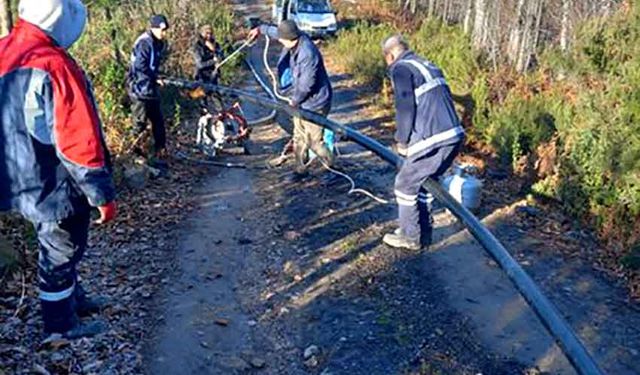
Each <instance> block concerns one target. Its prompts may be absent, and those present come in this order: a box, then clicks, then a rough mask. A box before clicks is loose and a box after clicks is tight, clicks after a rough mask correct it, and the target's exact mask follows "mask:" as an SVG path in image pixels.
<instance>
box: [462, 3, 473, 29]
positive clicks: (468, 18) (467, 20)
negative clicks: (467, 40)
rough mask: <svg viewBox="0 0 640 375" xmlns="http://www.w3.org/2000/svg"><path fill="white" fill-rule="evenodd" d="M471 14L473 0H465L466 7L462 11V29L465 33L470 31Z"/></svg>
mask: <svg viewBox="0 0 640 375" xmlns="http://www.w3.org/2000/svg"><path fill="white" fill-rule="evenodd" d="M471 16H473V0H467V9H466V10H465V13H464V23H463V30H464V33H465V34H469V32H470V31H471Z"/></svg>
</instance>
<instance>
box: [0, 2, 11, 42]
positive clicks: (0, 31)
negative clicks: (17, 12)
mask: <svg viewBox="0 0 640 375" xmlns="http://www.w3.org/2000/svg"><path fill="white" fill-rule="evenodd" d="M12 27H13V15H12V14H11V0H0V37H2V36H5V35H7V34H9V32H10V31H11V28H12Z"/></svg>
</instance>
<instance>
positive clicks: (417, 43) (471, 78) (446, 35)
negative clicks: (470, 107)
mask: <svg viewBox="0 0 640 375" xmlns="http://www.w3.org/2000/svg"><path fill="white" fill-rule="evenodd" d="M409 44H410V45H411V48H412V49H413V50H414V51H415V52H416V53H417V54H418V55H420V56H423V57H425V58H426V59H428V60H430V61H432V62H434V63H435V64H436V65H438V66H439V67H440V68H441V69H442V70H443V72H444V74H445V76H446V78H447V82H448V83H449V86H451V90H452V91H453V92H454V93H468V92H469V91H470V90H471V88H472V87H473V86H474V84H475V78H476V76H477V74H478V71H479V66H478V63H477V59H476V56H475V55H474V53H473V49H472V48H471V44H470V43H469V38H468V37H467V36H466V35H465V34H464V32H463V31H462V29H461V28H460V27H459V26H449V25H445V24H443V23H442V22H440V21H438V20H427V21H425V22H424V23H423V24H422V26H421V27H420V29H418V31H417V32H416V33H414V34H412V35H411V36H410V38H409Z"/></svg>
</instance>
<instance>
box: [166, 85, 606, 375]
mask: <svg viewBox="0 0 640 375" xmlns="http://www.w3.org/2000/svg"><path fill="white" fill-rule="evenodd" d="M164 81H165V82H166V83H167V84H170V85H174V86H177V87H180V88H185V89H195V88H198V87H201V88H203V89H204V90H205V91H210V92H219V93H221V94H224V95H232V96H237V97H242V98H244V99H247V100H249V101H251V102H253V103H255V104H257V105H260V106H263V107H267V108H270V109H276V110H279V111H282V112H286V113H287V114H289V115H291V116H296V117H300V118H303V119H305V120H307V121H311V122H313V123H316V124H318V125H320V126H322V127H324V128H327V129H331V130H332V131H334V132H335V133H337V134H340V135H342V136H344V137H346V138H348V139H350V140H352V141H354V142H355V143H357V144H359V145H361V146H363V147H365V148H366V149H368V150H370V151H373V152H374V153H376V154H377V155H378V156H380V157H381V158H382V159H384V160H385V161H387V162H388V163H390V164H392V165H394V166H396V168H399V167H400V166H401V165H402V163H403V159H402V158H401V157H400V156H398V155H397V154H396V153H394V152H393V151H392V150H391V149H389V148H388V147H385V146H384V145H382V144H381V143H379V142H378V141H376V140H374V139H371V138H369V137H367V136H366V135H363V134H361V133H360V132H358V131H356V130H353V129H351V128H349V127H347V126H344V125H341V124H338V123H336V122H334V121H331V120H329V119H327V118H326V117H323V116H320V115H318V114H316V113H313V112H310V111H306V110H299V109H295V108H293V107H291V106H289V105H286V104H283V103H280V102H277V101H274V100H273V99H270V98H265V97H264V96H259V95H256V94H253V93H249V92H246V91H242V90H237V89H233V88H230V87H225V86H219V85H210V84H203V83H200V82H195V81H187V80H182V79H166V80H164ZM424 186H425V187H426V188H427V190H428V191H429V192H430V193H431V194H433V196H434V197H435V198H436V199H438V200H439V201H440V202H442V203H443V204H444V205H445V206H446V207H447V208H448V209H449V211H451V212H452V213H453V214H454V215H455V216H456V217H457V218H458V219H459V220H460V221H461V222H462V223H463V224H464V225H465V226H466V227H467V229H468V230H469V232H471V234H472V235H473V236H474V237H475V238H476V240H478V242H480V244H481V245H482V247H483V248H484V249H485V250H486V251H487V252H488V253H489V255H490V256H491V257H492V258H493V259H494V260H495V261H496V262H497V263H498V264H499V265H500V267H501V268H502V269H503V270H504V272H505V273H506V274H507V276H508V277H509V279H510V280H511V282H512V283H513V284H514V285H515V286H516V288H517V289H518V291H519V292H520V294H521V295H522V296H523V297H524V299H525V300H526V301H527V303H528V304H529V306H531V308H532V309H533V311H534V312H535V313H536V315H537V316H538V318H539V319H540V320H541V321H542V323H543V325H544V326H545V328H546V329H547V331H549V333H550V334H551V336H552V337H553V338H554V339H555V341H556V342H557V343H558V345H559V346H560V348H561V349H562V351H563V352H564V354H565V355H566V356H567V358H568V359H569V362H571V364H572V365H573V367H574V368H575V369H576V371H578V373H579V374H581V375H601V374H604V373H603V372H602V370H600V368H599V367H598V365H597V364H596V363H595V361H594V360H593V358H591V356H590V355H589V352H588V351H587V349H586V348H585V347H584V345H583V344H582V342H581V341H580V340H579V339H578V337H577V336H576V334H575V333H574V332H573V330H572V329H571V327H570V326H569V324H568V323H567V321H566V320H565V319H564V318H563V317H562V316H561V315H560V313H559V312H558V310H557V309H556V308H555V306H554V305H553V304H552V303H551V301H549V299H548V298H547V297H545V295H544V294H542V292H541V291H540V289H539V288H538V286H537V285H536V284H535V282H534V281H533V280H532V279H531V277H529V275H528V274H527V273H526V272H525V271H524V270H523V269H522V267H520V265H519V264H518V262H516V261H515V260H514V259H513V257H511V255H510V254H509V252H508V251H507V249H505V247H504V246H502V244H501V243H500V241H498V239H497V238H496V237H495V236H494V235H493V234H492V233H491V232H490V231H489V230H488V229H487V228H486V227H485V226H484V225H482V223H480V221H479V220H478V219H477V218H476V217H475V216H474V215H473V214H472V213H471V212H470V211H469V210H467V209H466V208H465V207H464V206H462V205H461V204H460V203H458V202H457V201H456V200H455V199H454V198H453V197H452V196H451V195H450V194H449V193H448V192H447V191H445V190H444V189H443V188H442V186H440V184H439V183H438V182H437V181H435V180H433V179H429V180H427V181H426V182H425V183H424Z"/></svg>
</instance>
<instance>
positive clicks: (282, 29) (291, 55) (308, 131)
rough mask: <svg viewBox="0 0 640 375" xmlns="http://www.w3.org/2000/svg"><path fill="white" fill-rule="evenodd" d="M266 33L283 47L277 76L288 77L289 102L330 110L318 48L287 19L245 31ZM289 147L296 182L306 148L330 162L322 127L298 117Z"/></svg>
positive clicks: (326, 78) (301, 175) (328, 84)
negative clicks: (294, 166) (272, 24)
mask: <svg viewBox="0 0 640 375" xmlns="http://www.w3.org/2000/svg"><path fill="white" fill-rule="evenodd" d="M260 34H266V35H268V36H269V37H271V38H275V39H278V41H279V42H280V43H281V44H282V45H283V46H284V50H283V51H282V55H281V56H280V60H279V61H278V75H279V76H280V78H281V80H280V81H281V82H282V77H283V76H290V77H291V80H292V81H291V89H290V98H289V104H290V105H291V106H292V107H295V108H302V109H306V110H309V111H313V112H316V113H318V114H320V115H323V116H326V115H328V114H329V111H330V110H331V98H332V96H333V90H332V88H331V82H330V81H329V75H328V74H327V70H326V69H325V67H324V61H323V59H322V55H321V54H320V51H319V50H318V48H317V47H316V45H315V44H313V42H312V41H311V39H310V38H309V36H308V35H306V34H305V33H303V32H302V31H300V30H299V29H298V26H297V25H296V24H295V22H293V21H291V20H286V21H282V22H281V23H280V25H279V26H278V27H277V28H276V27H274V26H268V25H262V26H260V27H257V28H255V29H253V30H251V32H250V33H249V38H251V39H255V38H257V37H258V36H259V35H260ZM293 124H294V128H293V147H294V153H295V156H296V168H295V171H294V173H293V174H292V176H291V179H290V180H291V181H293V182H295V181H300V180H301V179H302V178H304V177H305V176H306V174H307V170H306V166H307V161H308V159H309V149H311V150H312V151H313V152H314V153H315V154H316V155H317V157H318V158H320V160H321V161H322V162H323V163H324V164H325V165H327V166H332V165H333V161H334V160H333V153H332V152H331V151H329V149H328V148H327V146H326V145H325V144H324V140H323V128H322V127H321V126H319V125H316V124H313V123H311V122H308V121H306V120H303V119H301V118H298V117H295V118H294V119H293Z"/></svg>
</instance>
